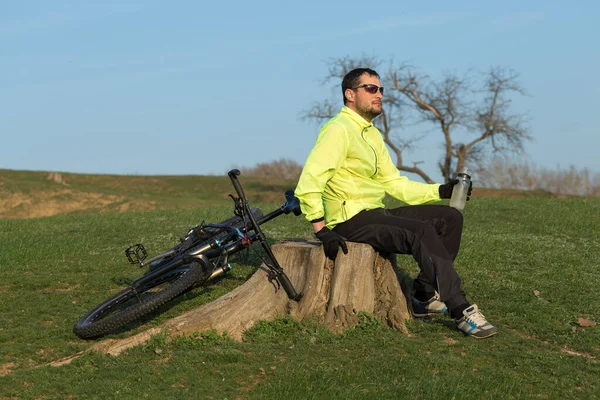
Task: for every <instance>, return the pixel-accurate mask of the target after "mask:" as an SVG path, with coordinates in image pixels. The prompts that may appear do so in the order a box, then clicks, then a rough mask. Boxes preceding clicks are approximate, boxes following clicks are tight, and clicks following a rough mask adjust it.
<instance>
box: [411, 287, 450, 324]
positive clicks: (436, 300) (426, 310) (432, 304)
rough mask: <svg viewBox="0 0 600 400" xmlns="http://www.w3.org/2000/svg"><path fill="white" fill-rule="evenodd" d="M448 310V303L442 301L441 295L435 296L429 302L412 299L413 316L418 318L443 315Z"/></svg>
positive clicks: (436, 294)
mask: <svg viewBox="0 0 600 400" xmlns="http://www.w3.org/2000/svg"><path fill="white" fill-rule="evenodd" d="M447 310H448V307H446V303H444V302H443V301H441V300H440V295H439V294H438V293H437V292H435V295H434V296H433V297H432V298H430V299H429V300H427V301H420V300H417V299H416V298H415V297H413V298H412V315H413V317H416V318H421V317H426V316H428V315H434V314H443V313H445V312H446V311H447Z"/></svg>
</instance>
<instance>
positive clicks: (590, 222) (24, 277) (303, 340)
mask: <svg viewBox="0 0 600 400" xmlns="http://www.w3.org/2000/svg"><path fill="white" fill-rule="evenodd" d="M275 206H276V204H261V208H262V209H263V211H266V210H269V209H270V208H272V207H275ZM230 213H231V207H230V206H220V205H217V206H213V207H210V208H202V209H197V210H195V209H191V210H174V211H173V210H171V211H152V212H142V213H126V214H105V215H86V214H74V215H64V216H56V217H50V218H39V219H31V220H0V246H1V248H0V273H1V276H2V279H1V281H0V371H5V373H6V372H9V373H6V375H4V376H0V398H18V399H37V398H85V399H96V398H97V399H106V398H117V397H118V398H123V399H140V398H150V399H153V398H173V399H175V398H212V399H224V398H228V399H235V398H245V399H246V398H247V399H255V398H256V399H264V398H269V399H281V398H285V399H296V398H297V399H306V398H309V399H331V398H336V399H337V398H339V399H364V398H367V399H398V398H415V399H452V398H456V399H458V398H466V399H512V398H550V399H567V398H580V399H592V398H600V383H598V382H599V380H598V376H600V366H599V360H600V333H599V330H598V326H592V327H582V326H580V325H578V324H577V320H578V318H585V319H587V320H590V321H595V322H600V311H599V310H600V294H599V293H598V291H597V287H598V286H599V284H600V261H599V259H598V256H599V255H600V239H599V238H600V200H598V199H595V200H592V199H549V198H530V199H512V200H511V199H475V200H473V201H471V202H470V203H469V204H468V206H467V208H466V210H465V231H464V236H463V243H462V248H461V252H460V253H459V256H458V258H457V260H456V268H457V270H458V271H459V273H460V274H461V276H462V279H463V285H464V288H465V290H466V291H467V295H468V297H469V299H470V300H471V301H473V302H476V303H477V304H478V305H479V306H480V308H481V309H482V311H483V312H484V313H485V315H486V316H487V317H488V319H489V320H490V321H491V322H493V323H495V324H496V325H497V326H498V327H499V329H500V333H499V334H498V335H496V336H495V337H493V338H489V339H485V340H475V339H472V338H465V337H463V336H462V334H461V333H460V332H458V331H457V330H456V329H455V328H454V326H453V323H452V321H450V320H448V319H446V318H444V317H440V318H432V319H427V320H417V321H411V322H410V323H409V326H408V328H409V332H410V335H409V336H403V335H402V334H400V333H398V332H395V331H393V330H391V329H389V328H387V327H384V326H380V325H379V324H378V323H377V322H375V321H374V320H373V318H371V317H370V316H368V315H364V316H363V321H362V322H361V324H360V325H359V326H358V327H356V328H355V329H351V330H349V331H347V332H345V333H344V334H332V333H330V332H328V331H327V330H326V329H324V328H323V327H322V326H320V325H319V324H317V323H316V322H315V321H310V320H309V321H302V322H297V321H294V320H292V319H289V318H284V319H279V320H276V321H273V322H268V323H266V322H265V323H260V324H258V325H257V326H255V327H254V328H253V329H251V330H250V331H249V332H247V334H246V337H245V340H244V341H243V342H235V341H233V340H231V339H229V338H227V337H222V336H220V335H218V334H216V333H214V332H205V333H202V334H199V335H196V336H195V337H191V338H179V339H175V340H173V341H167V340H165V338H162V337H155V338H154V339H153V340H152V341H151V342H149V343H147V344H145V345H142V346H139V347H136V348H133V349H131V350H129V351H127V352H126V353H124V354H122V355H120V356H118V357H112V356H106V355H101V354H96V353H88V354H85V355H83V356H82V357H80V358H79V359H77V360H75V361H74V362H73V363H71V364H69V365H65V366H62V367H49V366H46V365H45V364H47V363H49V362H51V361H53V360H56V359H58V358H61V357H65V356H69V355H72V354H74V353H76V352H78V351H82V350H85V349H86V348H88V347H89V346H90V345H91V344H92V343H90V342H85V341H82V340H79V339H78V338H77V337H76V336H75V335H74V334H73V333H72V330H71V329H72V326H73V324H74V323H75V321H76V320H77V319H78V318H79V317H80V316H81V315H82V314H83V313H85V312H86V311H87V310H88V309H89V308H91V307H92V306H93V305H95V304H96V303H98V302H99V301H101V300H103V299H104V298H106V297H107V296H108V295H109V294H110V293H113V292H114V291H116V290H117V289H118V288H120V287H122V285H123V283H124V282H126V281H127V280H129V279H132V278H135V277H137V276H138V275H139V274H140V273H141V271H140V270H139V269H138V268H137V267H134V266H129V265H128V264H127V262H126V259H125V257H124V254H123V250H124V248H125V247H127V246H128V245H129V244H132V243H135V242H143V243H144V244H145V245H146V247H147V248H148V249H149V250H150V251H151V252H152V253H156V252H157V251H160V250H164V249H166V248H168V247H171V246H172V245H173V244H174V243H175V242H176V241H177V240H178V238H179V236H181V235H182V234H183V233H185V231H186V229H187V228H189V227H191V226H193V225H195V224H197V223H198V222H200V221H201V220H202V219H206V220H207V221H218V220H222V219H224V218H226V217H228V216H229V215H230ZM265 231H266V234H267V235H268V236H269V237H270V238H271V239H274V240H275V239H281V238H285V237H293V236H304V235H308V234H310V227H309V224H308V223H307V222H306V221H304V220H303V217H298V218H296V217H292V216H284V217H281V218H279V219H276V220H274V221H272V222H270V223H269V224H268V225H265ZM251 260H252V261H251V262H250V263H249V265H247V264H243V263H241V262H237V263H236V264H235V268H234V270H233V271H232V274H231V275H230V276H228V277H227V278H225V279H222V280H221V281H220V282H218V283H217V284H216V285H214V287H211V289H210V290H205V291H202V290H195V291H193V292H191V293H189V294H187V295H186V296H184V297H183V298H181V299H178V300H177V301H175V302H174V304H171V305H169V306H168V307H165V308H164V309H163V310H161V313H159V314H156V315H154V316H153V318H152V319H148V320H146V321H145V323H144V324H143V325H141V326H134V327H131V330H129V331H127V332H122V333H119V334H117V335H114V337H126V336H129V335H131V334H133V333H136V332H139V331H143V330H145V329H147V328H148V327H151V326H157V325H159V324H160V322H161V321H164V320H165V319H167V318H170V317H173V316H175V315H179V314H181V313H182V312H183V311H185V310H189V309H193V308H195V307H197V306H198V305H200V304H203V303H207V302H210V301H212V300H214V299H216V298H218V297H219V296H221V295H222V294H224V293H226V292H227V291H230V290H231V289H232V288H233V287H235V286H237V285H239V284H241V283H243V282H244V281H245V279H247V277H248V276H249V275H250V274H252V273H253V271H254V270H255V268H256V260H255V259H251ZM398 260H399V265H401V266H402V268H403V269H404V270H405V272H407V273H408V274H410V275H411V276H413V277H414V276H416V274H417V272H418V270H417V266H416V264H415V263H414V261H413V260H412V259H411V258H410V257H408V256H399V258H398Z"/></svg>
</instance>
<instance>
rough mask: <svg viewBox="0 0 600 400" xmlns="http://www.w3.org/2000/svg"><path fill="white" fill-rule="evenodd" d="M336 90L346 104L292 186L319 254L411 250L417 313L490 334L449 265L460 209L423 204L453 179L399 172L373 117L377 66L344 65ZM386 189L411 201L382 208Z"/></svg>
mask: <svg viewBox="0 0 600 400" xmlns="http://www.w3.org/2000/svg"><path fill="white" fill-rule="evenodd" d="M342 93H343V96H344V107H343V108H342V110H341V111H340V112H339V114H337V115H336V116H335V117H333V118H332V119H330V120H329V121H328V122H327V123H326V124H325V125H323V127H322V128H321V131H320V133H319V136H318V138H317V142H316V144H315V146H314V148H313V149H312V151H311V152H310V155H309V156H308V159H307V160H306V163H305V165H304V169H303V170H302V174H301V176H300V180H299V182H298V186H297V188H296V190H295V194H296V196H297V197H298V199H300V206H301V209H302V212H303V213H304V214H305V215H306V218H307V219H308V220H309V221H310V222H311V223H312V226H313V229H314V231H315V235H316V237H317V238H318V239H319V240H320V241H321V242H323V249H324V251H325V255H326V256H327V257H328V258H330V259H332V260H333V259H335V257H336V255H337V253H338V249H339V248H340V247H341V249H342V251H343V252H344V253H347V252H348V249H347V246H346V240H349V241H352V242H360V243H367V244H370V245H371V246H373V248H374V249H375V250H377V251H381V252H388V253H397V254H412V256H413V257H414V259H415V260H416V261H417V263H418V264H419V268H420V273H419V275H418V277H417V279H415V281H414V291H415V294H414V296H413V298H412V309H413V315H414V316H415V317H424V316H426V315H431V314H436V313H444V312H446V313H448V314H449V315H450V316H451V317H452V318H454V319H455V320H456V323H457V326H458V329H460V330H461V331H462V332H464V333H465V335H468V336H472V337H475V338H486V337H489V336H492V335H494V334H495V333H496V332H497V331H498V329H497V328H496V327H495V326H493V325H492V324H490V323H489V322H488V321H487V320H486V319H485V317H484V316H483V314H482V313H481V312H479V309H478V307H477V305H476V304H470V303H469V302H468V300H467V299H466V297H465V293H464V292H463V290H462V288H461V281H460V277H459V276H458V274H457V272H456V270H455V269H454V266H453V261H454V259H455V258H456V255H457V253H458V250H459V247H460V240H461V235H462V226H463V217H462V214H461V213H460V212H459V211H457V210H455V209H454V208H451V207H448V206H442V205H423V204H425V203H429V202H433V201H438V200H440V199H448V198H450V196H451V194H452V188H453V186H454V185H455V184H456V183H457V182H458V181H457V180H453V181H450V182H448V183H446V184H443V185H440V184H425V183H420V182H414V181H411V180H409V179H408V178H407V177H405V176H401V175H400V172H399V171H398V169H397V168H396V166H395V165H394V163H393V162H392V159H391V157H390V154H389V152H388V150H387V148H386V146H385V143H384V141H383V138H382V136H381V133H380V132H379V131H378V130H377V128H375V126H374V125H373V123H372V122H371V121H372V120H373V118H375V117H376V116H378V115H379V114H381V111H382V98H383V87H381V83H380V80H379V75H378V74H377V72H375V71H374V70H372V69H369V68H358V69H354V70H352V71H350V72H349V73H348V74H346V76H345V77H344V79H343V81H342ZM386 193H388V194H389V195H391V196H393V197H395V198H397V199H399V200H401V201H403V202H405V203H407V204H410V206H405V207H399V208H394V209H384V204H383V199H384V196H385V194H386ZM469 194H470V190H469Z"/></svg>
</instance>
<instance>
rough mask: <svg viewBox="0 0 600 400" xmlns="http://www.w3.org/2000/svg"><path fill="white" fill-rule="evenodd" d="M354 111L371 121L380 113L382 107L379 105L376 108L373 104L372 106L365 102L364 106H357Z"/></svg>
mask: <svg viewBox="0 0 600 400" xmlns="http://www.w3.org/2000/svg"><path fill="white" fill-rule="evenodd" d="M356 111H357V114H358V115H360V116H361V117H363V118H364V119H365V120H367V121H372V120H373V118H375V117H376V116H378V115H379V114H381V112H382V111H383V109H382V107H381V106H379V107H378V108H376V107H375V106H373V104H367V105H365V106H364V107H357V108H356Z"/></svg>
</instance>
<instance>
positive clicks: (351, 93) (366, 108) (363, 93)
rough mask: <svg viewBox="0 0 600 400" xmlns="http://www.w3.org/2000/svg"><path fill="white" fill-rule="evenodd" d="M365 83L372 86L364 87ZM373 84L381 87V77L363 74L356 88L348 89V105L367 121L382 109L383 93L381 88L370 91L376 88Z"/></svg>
mask: <svg viewBox="0 0 600 400" xmlns="http://www.w3.org/2000/svg"><path fill="white" fill-rule="evenodd" d="M364 85H370V86H367V87H364ZM373 86H376V87H377V88H379V87H381V83H380V82H379V78H377V77H376V76H371V75H369V74H363V75H362V76H361V77H360V83H359V84H358V85H356V86H355V87H356V89H346V98H347V99H348V103H347V104H346V105H347V106H348V107H349V108H351V109H352V110H354V111H356V113H357V114H358V115H360V116H361V117H363V118H364V119H366V120H367V121H371V120H372V119H373V118H375V117H376V116H378V115H379V114H381V111H382V108H381V105H382V99H383V94H382V93H381V91H380V90H377V91H376V92H375V93H370V91H374V90H375V89H376V88H374V87H373Z"/></svg>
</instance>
